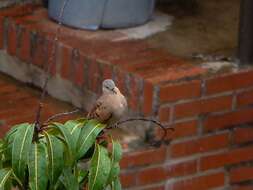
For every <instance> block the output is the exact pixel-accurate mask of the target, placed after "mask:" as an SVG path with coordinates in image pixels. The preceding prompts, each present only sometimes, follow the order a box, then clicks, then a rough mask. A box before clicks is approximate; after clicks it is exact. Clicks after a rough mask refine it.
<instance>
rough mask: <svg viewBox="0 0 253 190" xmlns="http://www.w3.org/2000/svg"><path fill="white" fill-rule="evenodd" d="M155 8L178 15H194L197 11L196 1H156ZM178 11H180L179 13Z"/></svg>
mask: <svg viewBox="0 0 253 190" xmlns="http://www.w3.org/2000/svg"><path fill="white" fill-rule="evenodd" d="M157 6H158V7H159V9H160V10H162V11H164V12H167V11H168V10H169V13H170V14H171V13H176V15H177V16H180V15H182V14H183V15H194V14H196V13H197V12H198V10H199V4H198V2H197V0H157ZM178 10H181V11H180V12H179V11H178Z"/></svg>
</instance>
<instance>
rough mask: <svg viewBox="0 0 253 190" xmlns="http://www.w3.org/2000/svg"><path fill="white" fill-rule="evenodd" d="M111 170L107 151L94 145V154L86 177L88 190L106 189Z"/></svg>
mask: <svg viewBox="0 0 253 190" xmlns="http://www.w3.org/2000/svg"><path fill="white" fill-rule="evenodd" d="M110 169H111V160H110V158H109V155H108V151H107V149H106V148H104V147H103V146H100V145H98V144H96V148H95V152H94V154H93V156H92V159H91V164H90V168H89V176H88V186H89V190H102V189H104V188H105V187H106V185H107V184H106V183H107V180H108V177H109V173H110Z"/></svg>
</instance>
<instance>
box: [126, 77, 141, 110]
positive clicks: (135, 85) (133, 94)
mask: <svg viewBox="0 0 253 190" xmlns="http://www.w3.org/2000/svg"><path fill="white" fill-rule="evenodd" d="M129 84H130V89H131V90H129V97H128V104H129V107H130V108H131V110H133V111H136V112H138V111H139V107H140V96H141V95H140V79H139V78H137V77H136V76H130V81H129Z"/></svg>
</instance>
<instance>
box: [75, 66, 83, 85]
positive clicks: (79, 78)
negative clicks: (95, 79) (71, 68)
mask: <svg viewBox="0 0 253 190" xmlns="http://www.w3.org/2000/svg"><path fill="white" fill-rule="evenodd" d="M74 80H75V84H76V85H78V86H80V87H81V86H82V85H83V83H84V68H83V63H82V62H80V63H78V64H77V65H76V66H75V79H74Z"/></svg>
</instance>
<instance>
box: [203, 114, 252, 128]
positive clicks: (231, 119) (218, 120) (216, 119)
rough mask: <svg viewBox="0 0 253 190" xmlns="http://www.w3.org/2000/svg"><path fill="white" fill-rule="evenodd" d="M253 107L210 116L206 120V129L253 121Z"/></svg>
mask: <svg viewBox="0 0 253 190" xmlns="http://www.w3.org/2000/svg"><path fill="white" fill-rule="evenodd" d="M252 116H253V109H243V110H238V111H235V112H229V113H225V114H219V115H214V116H209V117H207V119H206V120H205V121H204V130H205V131H213V130H217V129H224V128H228V127H233V126H235V125H239V124H243V123H247V122H251V121H253V117H252Z"/></svg>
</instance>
